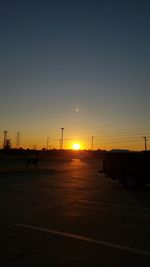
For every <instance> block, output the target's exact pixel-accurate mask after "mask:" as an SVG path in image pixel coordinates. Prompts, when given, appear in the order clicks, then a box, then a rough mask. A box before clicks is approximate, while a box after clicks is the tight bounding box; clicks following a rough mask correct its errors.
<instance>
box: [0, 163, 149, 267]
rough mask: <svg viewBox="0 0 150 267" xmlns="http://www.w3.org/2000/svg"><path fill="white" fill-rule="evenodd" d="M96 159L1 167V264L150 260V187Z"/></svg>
mask: <svg viewBox="0 0 150 267" xmlns="http://www.w3.org/2000/svg"><path fill="white" fill-rule="evenodd" d="M98 169H99V167H98V165H97V163H94V162H92V163H90V161H89V162H88V163H86V162H82V161H80V160H79V159H75V160H73V161H72V162H71V163H66V164H62V165H61V167H60V166H59V168H57V165H56V166H55V170H56V171H55V172H51V171H50V170H49V171H48V170H47V171H44V170H40V171H35V172H34V171H31V172H30V171H28V172H21V171H20V172H16V173H15V172H14V173H3V174H0V176H1V178H0V214H1V220H0V238H1V242H0V266H144V267H145V266H150V192H149V188H147V189H145V190H141V191H137V192H129V191H126V190H125V189H124V188H123V187H122V186H121V185H120V184H118V183H114V182H113V181H111V180H107V179H106V178H104V177H103V175H102V174H99V173H98V172H97V171H98Z"/></svg>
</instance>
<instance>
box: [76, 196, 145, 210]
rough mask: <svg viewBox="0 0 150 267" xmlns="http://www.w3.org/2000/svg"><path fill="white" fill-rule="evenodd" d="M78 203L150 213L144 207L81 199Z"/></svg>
mask: <svg viewBox="0 0 150 267" xmlns="http://www.w3.org/2000/svg"><path fill="white" fill-rule="evenodd" d="M78 202H81V203H87V204H96V205H99V206H102V205H104V206H113V207H120V208H128V209H136V210H147V211H150V208H143V207H137V206H128V205H122V204H117V203H108V202H97V201H88V200H83V199H79V200H78Z"/></svg>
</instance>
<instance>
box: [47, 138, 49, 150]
mask: <svg viewBox="0 0 150 267" xmlns="http://www.w3.org/2000/svg"><path fill="white" fill-rule="evenodd" d="M47 150H49V136H48V137H47Z"/></svg>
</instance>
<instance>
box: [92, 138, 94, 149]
mask: <svg viewBox="0 0 150 267" xmlns="http://www.w3.org/2000/svg"><path fill="white" fill-rule="evenodd" d="M93 148H94V136H92V151H93Z"/></svg>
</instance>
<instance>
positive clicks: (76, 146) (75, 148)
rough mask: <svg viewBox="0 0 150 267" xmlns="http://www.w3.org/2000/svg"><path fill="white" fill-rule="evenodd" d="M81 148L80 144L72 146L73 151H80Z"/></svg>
mask: <svg viewBox="0 0 150 267" xmlns="http://www.w3.org/2000/svg"><path fill="white" fill-rule="evenodd" d="M80 148H81V146H80V144H77V143H76V144H73V145H72V149H73V150H80Z"/></svg>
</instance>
